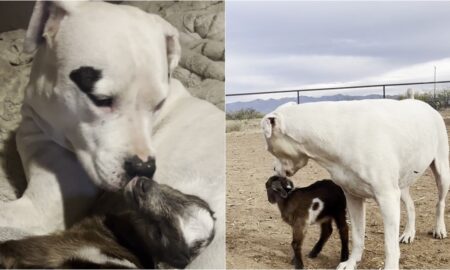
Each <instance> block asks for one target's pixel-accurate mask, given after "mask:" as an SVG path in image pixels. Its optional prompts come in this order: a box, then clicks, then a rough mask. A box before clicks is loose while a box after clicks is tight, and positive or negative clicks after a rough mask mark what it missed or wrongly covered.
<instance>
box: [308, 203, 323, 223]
mask: <svg viewBox="0 0 450 270" xmlns="http://www.w3.org/2000/svg"><path fill="white" fill-rule="evenodd" d="M323 207H324V203H323V201H322V200H321V199H319V198H314V199H313V200H312V201H311V205H310V207H309V209H308V220H307V221H306V222H307V224H308V225H312V224H314V223H316V222H317V218H318V217H319V215H320V213H321V212H322V210H323Z"/></svg>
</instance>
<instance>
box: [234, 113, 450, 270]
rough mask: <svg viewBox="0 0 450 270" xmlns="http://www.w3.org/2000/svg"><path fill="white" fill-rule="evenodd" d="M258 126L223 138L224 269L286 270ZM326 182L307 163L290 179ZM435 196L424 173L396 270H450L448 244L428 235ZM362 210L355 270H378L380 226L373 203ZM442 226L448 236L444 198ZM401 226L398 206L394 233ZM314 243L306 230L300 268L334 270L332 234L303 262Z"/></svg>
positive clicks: (449, 210)
mask: <svg viewBox="0 0 450 270" xmlns="http://www.w3.org/2000/svg"><path fill="white" fill-rule="evenodd" d="M443 115H444V117H446V118H448V119H446V123H447V127H449V126H450V118H449V117H450V111H445V112H443ZM258 121H259V120H256V121H247V122H246V123H245V125H244V128H241V129H240V131H236V132H230V133H227V267H228V268H292V266H291V265H290V260H291V258H292V251H291V247H290V242H291V230H290V227H289V226H288V225H287V224H285V223H283V222H282V220H281V218H280V214H279V212H278V209H277V207H276V205H271V204H270V203H269V202H268V201H267V198H266V191H265V187H264V184H265V181H266V179H267V178H268V177H269V176H270V175H272V172H273V171H272V168H273V166H272V165H273V157H272V156H271V155H270V154H269V153H268V152H267V151H266V150H265V142H264V139H263V137H262V134H261V133H260V132H259V129H258ZM328 177H329V175H328V173H327V172H326V171H325V170H324V169H322V168H321V167H320V166H318V165H317V164H315V163H314V162H312V161H310V162H309V164H308V165H307V166H306V167H305V168H303V169H302V170H300V171H299V172H298V173H297V174H296V176H295V177H293V178H292V179H293V181H294V183H295V185H296V186H306V185H309V184H311V183H313V182H315V181H316V180H320V179H324V178H328ZM436 190H437V189H436V185H435V182H434V178H433V177H432V173H431V171H430V170H427V171H426V173H425V174H424V175H423V176H422V177H421V178H420V179H419V180H418V181H417V182H416V183H415V184H414V185H413V186H412V187H411V195H412V197H413V199H414V202H415V206H416V238H415V241H414V242H413V243H412V244H401V245H400V247H401V259H400V266H401V267H402V268H409V269H410V268H441V269H442V268H450V238H446V239H444V240H436V239H433V238H432V237H431V236H430V235H428V232H429V231H430V230H431V229H432V228H433V225H434V219H435V204H436V200H437V191H436ZM366 209H367V214H366V239H365V250H364V254H363V259H362V261H361V262H360V263H359V265H358V268H360V269H362V268H380V267H382V266H383V261H384V240H383V237H384V236H383V223H382V219H381V215H380V212H379V209H378V206H377V205H376V203H375V202H374V201H373V200H367V203H366ZM445 221H446V225H447V231H449V228H450V195H449V196H447V206H446V211H445ZM405 223H406V215H405V211H404V207H403V205H402V222H401V229H400V232H402V231H403V226H404V225H405ZM333 226H334V229H335V225H333ZM350 227H351V226H350ZM318 238H319V227H318V226H311V227H310V229H309V230H308V233H307V237H306V239H305V241H304V244H303V254H304V256H303V258H304V263H305V267H306V268H335V267H336V266H337V265H338V263H339V254H340V241H339V238H338V234H337V230H336V229H335V230H334V232H333V234H332V237H331V238H330V240H329V241H328V243H327V244H326V245H325V246H324V248H323V250H322V252H321V254H319V256H318V257H317V258H315V259H309V258H307V256H305V255H306V254H307V253H308V252H309V251H310V250H311V249H312V247H313V245H314V244H315V242H316V241H317V240H318ZM350 245H351V240H350Z"/></svg>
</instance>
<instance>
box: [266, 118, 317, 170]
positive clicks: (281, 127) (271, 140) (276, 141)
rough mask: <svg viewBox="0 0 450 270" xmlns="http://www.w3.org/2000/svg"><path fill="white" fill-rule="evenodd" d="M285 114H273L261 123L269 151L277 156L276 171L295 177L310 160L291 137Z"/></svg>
mask: <svg viewBox="0 0 450 270" xmlns="http://www.w3.org/2000/svg"><path fill="white" fill-rule="evenodd" d="M285 122H286V121H285V119H284V117H283V114H282V113H280V112H273V113H270V114H267V115H266V116H264V118H263V119H262V121H261V127H262V130H263V134H264V138H265V139H266V146H267V151H269V152H270V153H271V154H272V155H273V156H275V158H276V160H275V164H274V171H275V172H276V173H277V174H278V175H280V176H282V177H286V176H293V175H294V174H295V173H296V172H297V171H298V170H299V169H301V168H303V167H304V166H305V165H306V164H307V163H308V160H309V157H308V155H307V154H306V153H304V149H303V147H302V146H301V144H300V143H299V142H297V141H296V140H294V139H293V138H292V137H291V136H289V134H288V132H287V129H286V123H285Z"/></svg>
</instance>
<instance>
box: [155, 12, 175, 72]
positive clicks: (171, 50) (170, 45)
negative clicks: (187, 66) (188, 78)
mask: <svg viewBox="0 0 450 270" xmlns="http://www.w3.org/2000/svg"><path fill="white" fill-rule="evenodd" d="M149 15H150V17H151V18H152V20H153V22H155V23H156V24H158V25H159V26H160V27H161V29H162V32H163V34H164V36H165V38H166V53H167V65H168V71H167V72H168V74H169V77H170V76H171V75H172V72H173V71H174V69H175V68H176V67H177V66H178V62H179V61H180V57H181V46H180V41H179V33H178V30H177V29H176V28H175V27H174V26H173V25H171V24H170V23H169V22H167V21H166V20H164V19H163V18H161V17H160V16H159V15H155V14H149Z"/></svg>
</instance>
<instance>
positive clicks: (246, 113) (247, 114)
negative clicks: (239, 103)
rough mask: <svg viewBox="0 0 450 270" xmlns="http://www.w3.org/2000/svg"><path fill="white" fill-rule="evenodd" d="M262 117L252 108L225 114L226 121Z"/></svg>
mask: <svg viewBox="0 0 450 270" xmlns="http://www.w3.org/2000/svg"><path fill="white" fill-rule="evenodd" d="M263 116H264V115H263V114H262V113H260V112H258V111H257V110H255V109H252V108H246V109H240V110H238V111H234V112H230V113H227V120H243V119H255V118H262V117H263Z"/></svg>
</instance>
